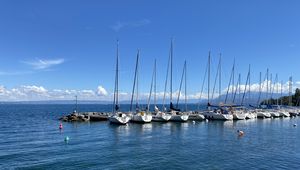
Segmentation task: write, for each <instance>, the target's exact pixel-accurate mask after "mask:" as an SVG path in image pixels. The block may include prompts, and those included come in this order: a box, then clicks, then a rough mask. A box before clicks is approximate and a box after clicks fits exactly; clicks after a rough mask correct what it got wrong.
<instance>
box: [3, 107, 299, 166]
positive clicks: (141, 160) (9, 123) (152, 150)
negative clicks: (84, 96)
mask: <svg viewBox="0 0 300 170" xmlns="http://www.w3.org/2000/svg"><path fill="white" fill-rule="evenodd" d="M79 108H80V110H81V111H84V110H92V111H105V110H106V111H109V110H110V108H111V107H110V106H107V105H106V106H105V105H80V107H79ZM72 109H73V106H72V105H0V169H246V168H247V169H299V168H300V132H299V128H300V118H279V119H265V120H259V119H258V120H247V121H233V122H230V121H227V122H222V121H210V122H205V121H203V122H197V123H195V124H193V123H192V122H187V123H151V124H129V125H128V126H114V125H110V124H109V123H107V122H96V123H63V126H64V129H63V130H62V131H59V130H58V125H59V121H58V120H57V118H59V117H60V116H61V115H62V114H66V113H68V112H70V111H71V110H72ZM295 123H296V124H298V125H299V127H293V124H295ZM238 129H242V130H243V131H244V132H245V135H244V136H243V137H238V136H237V133H236V131H237V130H238ZM66 136H69V138H70V140H69V142H68V143H65V142H64V138H65V137H66Z"/></svg>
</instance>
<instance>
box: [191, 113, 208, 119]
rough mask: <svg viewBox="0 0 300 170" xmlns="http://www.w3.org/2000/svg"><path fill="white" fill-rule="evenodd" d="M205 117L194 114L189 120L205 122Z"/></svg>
mask: <svg viewBox="0 0 300 170" xmlns="http://www.w3.org/2000/svg"><path fill="white" fill-rule="evenodd" d="M204 119H205V117H204V116H203V115H202V114H197V113H193V114H190V115H189V119H188V120H204Z"/></svg>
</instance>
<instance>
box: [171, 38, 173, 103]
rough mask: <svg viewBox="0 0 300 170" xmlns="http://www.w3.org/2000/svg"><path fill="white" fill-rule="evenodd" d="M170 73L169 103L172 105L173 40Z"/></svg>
mask: <svg viewBox="0 0 300 170" xmlns="http://www.w3.org/2000/svg"><path fill="white" fill-rule="evenodd" d="M170 63H171V71H170V72H171V73H170V77H171V78H170V103H172V93H173V89H172V82H173V39H171V60H170Z"/></svg>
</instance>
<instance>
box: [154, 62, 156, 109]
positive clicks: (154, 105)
mask: <svg viewBox="0 0 300 170" xmlns="http://www.w3.org/2000/svg"><path fill="white" fill-rule="evenodd" d="M154 106H156V59H155V60H154Z"/></svg>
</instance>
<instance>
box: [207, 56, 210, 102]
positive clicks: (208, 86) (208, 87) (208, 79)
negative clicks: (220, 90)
mask: <svg viewBox="0 0 300 170" xmlns="http://www.w3.org/2000/svg"><path fill="white" fill-rule="evenodd" d="M207 92H208V93H207V94H208V103H207V104H210V98H209V97H210V96H209V95H210V94H209V92H210V51H209V53H208V78H207Z"/></svg>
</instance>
